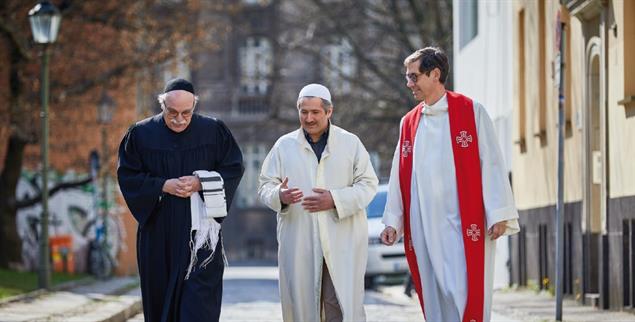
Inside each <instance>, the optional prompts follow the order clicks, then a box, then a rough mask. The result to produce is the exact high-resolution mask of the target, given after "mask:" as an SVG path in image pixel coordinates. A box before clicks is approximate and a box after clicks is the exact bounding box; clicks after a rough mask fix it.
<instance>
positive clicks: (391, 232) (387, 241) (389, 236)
mask: <svg viewBox="0 0 635 322" xmlns="http://www.w3.org/2000/svg"><path fill="white" fill-rule="evenodd" d="M379 238H380V239H381V242H382V244H384V245H386V246H391V245H393V244H394V243H395V242H396V241H397V230H395V228H393V227H390V226H386V228H384V231H382V232H381V235H379Z"/></svg>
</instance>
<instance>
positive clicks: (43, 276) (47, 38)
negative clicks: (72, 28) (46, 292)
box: [29, 1, 62, 289]
mask: <svg viewBox="0 0 635 322" xmlns="http://www.w3.org/2000/svg"><path fill="white" fill-rule="evenodd" d="M61 20H62V15H61V14H60V11H59V10H58V9H57V7H55V6H54V5H53V4H51V3H50V2H48V1H40V3H38V4H36V5H35V7H33V8H32V9H31V10H29V21H30V22H31V32H32V33H33V40H35V42H36V43H38V44H42V79H41V81H42V83H41V84H40V97H41V100H42V110H41V112H40V118H41V119H42V137H41V143H42V144H41V155H42V218H41V225H42V226H41V229H42V232H41V234H40V265H39V266H40V267H39V268H40V269H39V273H38V286H39V287H40V288H45V289H49V288H50V287H51V270H50V266H49V236H48V229H49V222H48V197H49V188H48V168H49V154H48V152H49V151H48V149H49V122H48V110H49V72H48V64H49V44H52V43H54V42H55V40H56V39H57V31H58V30H59V28H60V22H61Z"/></svg>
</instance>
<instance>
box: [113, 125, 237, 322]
mask: <svg viewBox="0 0 635 322" xmlns="http://www.w3.org/2000/svg"><path fill="white" fill-rule="evenodd" d="M196 170H208V171H217V172H218V173H220V174H221V176H222V177H223V180H224V182H225V194H226V197H227V207H228V208H229V205H230V204H231V200H232V198H233V195H234V192H235V191H236V188H237V187H238V183H239V182H240V178H241V177H242V174H243V171H244V168H243V164H242V154H241V152H240V149H239V148H238V145H237V144H236V141H234V138H233V137H232V135H231V133H230V132H229V129H228V128H227V127H226V126H225V124H223V123H222V122H221V121H219V120H216V119H213V118H209V117H205V116H201V115H198V114H194V115H193V116H192V121H191V123H190V124H189V126H188V127H187V128H186V129H185V130H184V131H183V132H181V133H176V132H173V131H172V130H170V129H169V128H168V127H167V126H166V125H165V121H164V120H163V115H162V114H158V115H156V116H154V117H151V118H148V119H145V120H143V121H140V122H138V123H137V124H135V125H134V126H132V127H131V128H130V129H129V130H128V132H127V133H126V135H125V137H124V138H123V140H122V142H121V145H120V146H119V165H118V168H117V176H118V179H119V186H120V188H121V192H122V194H123V196H124V199H125V200H126V203H127V204H128V208H130V212H131V213H132V215H133V216H134V218H135V219H136V220H137V222H138V223H139V226H138V229H137V262H138V265H139V276H140V278H141V294H142V299H143V313H144V315H145V321H152V322H156V321H162V322H168V321H174V322H176V321H181V322H189V321H218V319H219V316H220V308H221V297H222V291H223V284H222V279H223V269H224V265H223V258H222V257H223V256H222V254H221V247H222V240H220V241H219V243H218V245H217V247H216V252H215V254H214V259H213V260H212V262H210V263H209V264H208V265H207V266H206V267H205V268H201V267H200V266H199V265H197V266H196V267H195V269H194V270H193V271H192V273H191V275H190V278H189V279H188V280H185V273H186V270H187V266H188V264H189V259H190V248H189V241H190V228H191V217H190V200H189V198H180V197H177V196H174V195H170V194H167V193H163V192H162V188H163V184H164V183H165V181H166V180H167V179H171V178H178V177H180V176H186V175H192V173H193V172H194V171H196ZM209 253H210V251H209V250H199V254H198V258H206V257H207V256H208V255H209Z"/></svg>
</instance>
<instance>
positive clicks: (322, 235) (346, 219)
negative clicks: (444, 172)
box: [258, 125, 378, 321]
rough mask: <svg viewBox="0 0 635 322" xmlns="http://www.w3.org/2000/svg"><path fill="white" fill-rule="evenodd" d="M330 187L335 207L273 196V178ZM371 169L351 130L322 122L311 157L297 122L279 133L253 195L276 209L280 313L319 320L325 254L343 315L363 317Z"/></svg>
mask: <svg viewBox="0 0 635 322" xmlns="http://www.w3.org/2000/svg"><path fill="white" fill-rule="evenodd" d="M285 177H288V178H289V181H288V187H289V188H294V187H297V188H299V189H300V190H301V191H302V192H303V194H304V196H305V197H306V196H309V195H312V194H314V193H313V192H312V189H313V188H323V189H327V190H329V191H330V192H331V195H332V196H333V201H334V202H335V209H331V210H328V211H322V212H318V213H309V212H307V211H306V210H304V208H303V207H302V205H301V203H295V204H291V205H288V206H285V208H284V209H283V208H282V207H281V203H280V196H279V191H280V185H281V182H282V181H283V180H284V178H285ZM377 182H378V180H377V176H376V175H375V171H374V170H373V167H372V165H371V163H370V159H369V155H368V152H367V151H366V149H365V148H364V145H363V144H362V142H361V141H360V140H359V138H358V137H357V136H355V135H354V134H352V133H349V132H347V131H345V130H343V129H341V128H339V127H337V126H334V125H330V128H329V135H328V139H327V144H326V148H325V149H324V152H323V153H322V157H321V161H320V162H318V160H317V157H316V156H315V153H314V152H313V150H312V149H311V146H310V145H309V143H308V142H307V140H306V138H305V136H304V133H303V131H302V129H298V130H296V131H294V132H291V133H288V134H286V135H284V136H282V137H281V138H280V139H278V141H277V142H276V143H275V145H274V146H273V147H272V148H271V151H270V152H269V154H268V155H267V157H266V159H265V161H264V163H263V165H262V171H261V173H260V186H259V189H258V197H259V199H260V200H261V201H262V202H263V203H264V204H265V205H267V206H268V207H269V208H271V209H273V210H274V211H276V212H277V213H278V215H277V218H278V232H277V233H278V265H279V268H280V281H279V283H280V298H281V302H282V316H283V319H284V321H319V320H320V309H321V308H320V296H321V294H320V293H321V285H322V265H323V261H325V262H326V265H327V267H328V270H329V273H330V276H331V279H332V280H333V286H334V288H335V293H336V295H337V299H338V301H339V304H340V308H341V310H342V314H343V319H344V321H364V320H365V313H364V307H363V300H364V272H365V270H366V259H367V256H368V254H367V253H368V223H367V221H366V206H367V205H368V204H369V203H370V201H371V200H372V199H373V197H374V196H375V192H376V191H377Z"/></svg>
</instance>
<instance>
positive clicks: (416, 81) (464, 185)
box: [381, 47, 519, 322]
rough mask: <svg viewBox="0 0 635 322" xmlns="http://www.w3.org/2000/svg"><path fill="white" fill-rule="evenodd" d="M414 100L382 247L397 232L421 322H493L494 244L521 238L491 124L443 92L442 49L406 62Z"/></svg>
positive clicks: (474, 106) (396, 163)
mask: <svg viewBox="0 0 635 322" xmlns="http://www.w3.org/2000/svg"><path fill="white" fill-rule="evenodd" d="M404 66H405V67H406V80H407V86H408V88H409V89H410V90H411V91H412V94H413V96H414V97H415V99H416V100H417V101H420V104H418V105H417V106H416V107H415V108H413V109H412V110H411V111H410V112H409V113H408V114H407V115H406V116H404V118H403V119H402V121H401V125H400V135H399V142H398V144H397V148H396V149H395V154H394V157H393V163H392V169H391V173H390V181H389V190H388V197H387V198H388V199H387V204H386V209H385V212H384V216H383V222H384V224H385V225H386V228H385V229H384V231H383V232H382V235H381V237H382V242H384V244H387V245H391V244H393V243H394V242H395V241H397V240H398V239H399V238H400V237H401V236H402V235H403V236H404V246H405V248H406V257H407V259H408V264H409V266H410V270H411V274H412V277H413V281H414V283H415V289H416V290H417V293H418V296H419V300H420V304H421V307H422V310H423V313H424V315H425V319H426V321H443V322H445V321H457V322H458V321H464V322H472V321H474V322H480V321H489V320H490V312H491V301H492V287H493V274H494V255H495V251H496V239H497V238H498V237H500V236H502V235H510V234H515V233H517V232H518V231H519V225H518V220H517V219H518V212H517V210H516V207H515V205H514V199H513V196H512V191H511V187H510V183H509V179H508V176H507V172H506V170H505V167H504V162H503V158H502V154H501V152H500V148H499V147H498V141H497V138H496V134H495V132H494V127H493V125H492V121H491V120H490V118H489V116H488V115H487V112H486V111H485V109H484V108H483V106H482V105H480V104H479V103H476V102H473V101H472V100H471V99H469V98H467V97H465V96H463V95H461V94H458V93H453V92H450V91H447V90H446V89H445V85H444V83H445V81H446V79H447V75H448V71H449V65H448V60H447V57H446V56H445V54H444V53H443V51H441V50H440V49H438V48H433V47H427V48H423V49H420V50H417V51H416V52H414V53H413V54H412V55H410V56H409V57H408V58H406V60H405V61H404Z"/></svg>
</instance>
